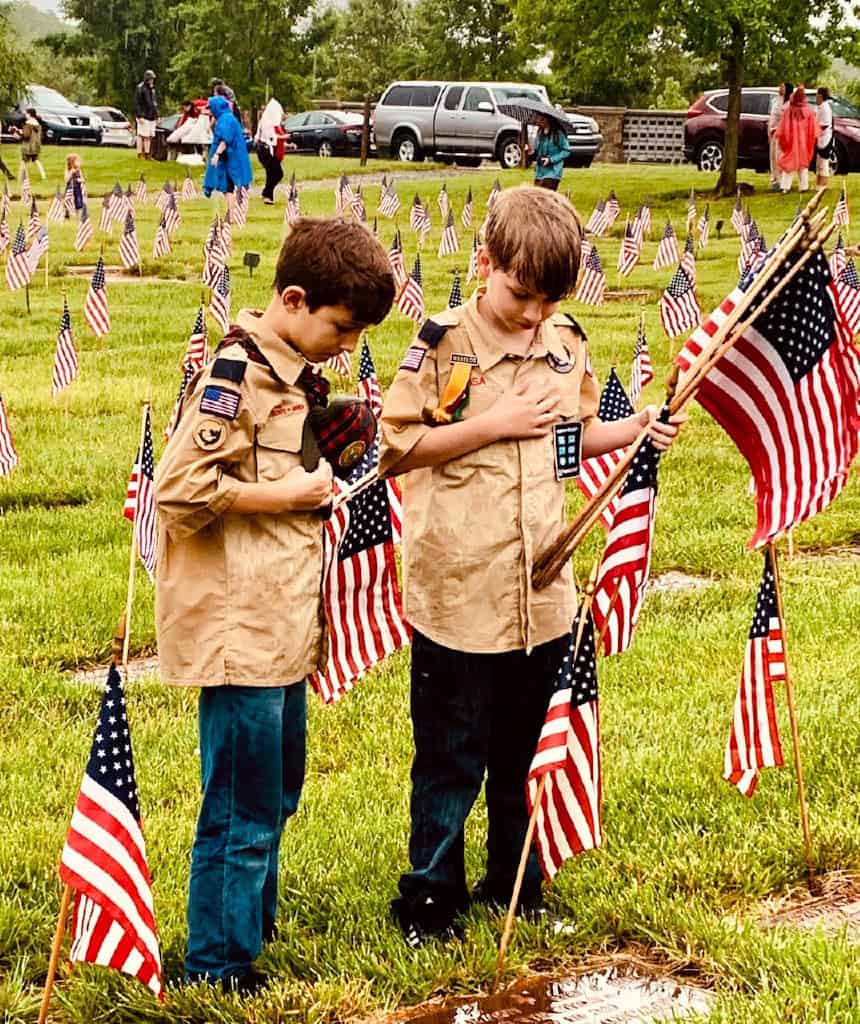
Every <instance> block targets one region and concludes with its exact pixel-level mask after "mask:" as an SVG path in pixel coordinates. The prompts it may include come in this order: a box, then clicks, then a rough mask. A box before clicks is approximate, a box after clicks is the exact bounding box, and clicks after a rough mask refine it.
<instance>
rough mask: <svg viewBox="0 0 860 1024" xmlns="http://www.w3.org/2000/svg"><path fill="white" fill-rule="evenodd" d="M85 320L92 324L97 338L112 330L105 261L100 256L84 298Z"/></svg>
mask: <svg viewBox="0 0 860 1024" xmlns="http://www.w3.org/2000/svg"><path fill="white" fill-rule="evenodd" d="M84 320H86V322H87V323H88V324H89V325H90V327H91V328H92V331H93V333H94V334H95V336H96V337H97V338H101V337H102V336H103V335H105V334H107V333H108V331H109V330H110V313H109V312H108V301H107V288H106V287H105V261H104V259H102V257H101V256H99V261H98V263H97V264H96V269H95V272H94V273H93V277H92V280H91V281H90V286H89V288H88V289H87V297H86V299H85V300H84Z"/></svg>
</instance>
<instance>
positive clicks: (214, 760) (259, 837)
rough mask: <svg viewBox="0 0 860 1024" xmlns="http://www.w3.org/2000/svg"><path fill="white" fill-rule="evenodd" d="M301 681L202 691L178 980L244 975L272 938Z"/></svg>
mask: <svg viewBox="0 0 860 1024" xmlns="http://www.w3.org/2000/svg"><path fill="white" fill-rule="evenodd" d="M306 714H307V710H306V703H305V684H304V682H301V683H296V684H295V685H294V686H277V687H261V688H259V689H257V688H254V687H248V686H213V687H205V688H203V689H202V690H201V692H200V704H199V719H200V760H201V773H202V779H203V799H202V801H201V804H200V815H199V817H198V819H197V834H196V835H195V837H194V847H193V849H192V853H191V881H190V883H189V887H188V949H187V952H186V956H185V975H186V977H187V978H188V979H189V980H197V979H200V978H203V977H208V978H209V979H211V980H215V979H224V978H230V977H232V976H238V975H241V974H244V973H245V972H246V971H247V970H248V968H249V967H250V965H251V962H252V961H253V960H254V959H255V958H256V957H257V955H258V954H259V952H260V948H261V946H262V944H263V941H264V940H265V939H267V938H271V936H272V933H273V929H274V925H275V917H276V915H277V908H278V849H279V846H280V842H281V833H282V832H283V830H284V825H285V824H286V822H287V819H288V818H289V817H290V815H292V814H294V813H295V810H296V807H297V806H298V802H299V795H300V793H301V791H302V783H303V781H304V774H305V733H306Z"/></svg>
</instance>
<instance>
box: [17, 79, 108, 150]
mask: <svg viewBox="0 0 860 1024" xmlns="http://www.w3.org/2000/svg"><path fill="white" fill-rule="evenodd" d="M28 107H33V109H34V110H35V111H36V119H37V120H38V122H39V124H40V125H41V126H42V141H43V142H92V143H94V144H95V145H100V144H101V141H102V122H101V119H100V118H99V117H98V116H96V115H95V114H91V113H90V112H89V111H86V110H84V109H83V108H82V107H79V106H77V105H76V104H74V103H72V102H71V100H67V99H66V97H65V96H63V94H62V93H59V92H57V90H56V89H49V88H48V87H47V86H46V85H28V86H27V93H26V95H25V96H24V97H23V98H22V99H21V100H19V102H18V104H17V106H16V107H15V109H14V110H12V111H10V112H9V113H8V114H7V115H6V116H5V117H4V119H3V120H4V122H5V124H6V125H7V126H9V127H15V128H19V127H20V126H21V125H22V124H23V123H24V118H25V116H26V114H25V111H26V110H27V108H28Z"/></svg>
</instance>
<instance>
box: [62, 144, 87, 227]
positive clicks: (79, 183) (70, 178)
mask: <svg viewBox="0 0 860 1024" xmlns="http://www.w3.org/2000/svg"><path fill="white" fill-rule="evenodd" d="M69 182H71V184H72V202H73V203H74V207H75V212H76V213H80V211H81V210H82V209H83V208H84V201H85V199H86V183H85V182H84V172H83V168H82V162H81V158H80V156H79V155H78V154H77V153H69V154H68V156H67V157H66V177H65V186H66V188H67V189H68V187H69Z"/></svg>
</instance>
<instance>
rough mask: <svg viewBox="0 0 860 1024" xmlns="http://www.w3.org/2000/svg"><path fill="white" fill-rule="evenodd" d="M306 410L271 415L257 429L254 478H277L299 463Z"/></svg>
mask: <svg viewBox="0 0 860 1024" xmlns="http://www.w3.org/2000/svg"><path fill="white" fill-rule="evenodd" d="M305 419H306V413H305V412H298V413H291V414H289V415H287V416H271V417H270V418H269V419H268V420H266V422H265V423H264V424H263V426H262V427H261V428H260V429H259V430H258V431H257V480H280V479H281V477H283V476H284V474H286V473H288V472H289V471H290V470H291V469H293V468H294V467H295V466H298V465H299V464H300V463H301V450H302V430H303V428H304V425H305Z"/></svg>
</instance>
